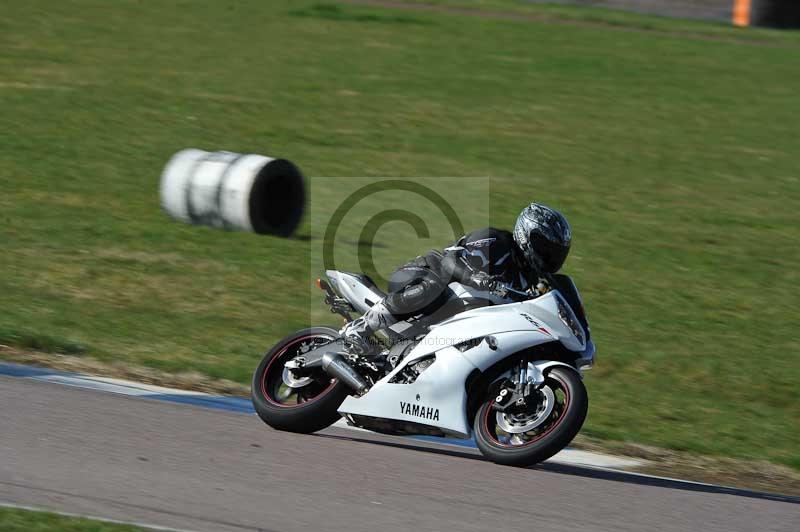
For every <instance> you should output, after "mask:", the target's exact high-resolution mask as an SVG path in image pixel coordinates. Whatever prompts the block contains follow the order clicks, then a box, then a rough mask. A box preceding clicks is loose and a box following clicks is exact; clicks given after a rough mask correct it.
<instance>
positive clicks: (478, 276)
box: [470, 272, 500, 292]
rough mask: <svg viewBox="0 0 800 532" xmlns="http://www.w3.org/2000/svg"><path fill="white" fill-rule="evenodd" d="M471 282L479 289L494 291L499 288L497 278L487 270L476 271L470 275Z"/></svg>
mask: <svg viewBox="0 0 800 532" xmlns="http://www.w3.org/2000/svg"><path fill="white" fill-rule="evenodd" d="M470 284H472V286H474V287H475V288H477V289H478V290H485V291H487V292H494V291H495V290H497V289H498V288H499V284H500V283H498V281H497V279H495V278H494V277H492V276H491V275H489V274H488V273H486V272H475V273H474V274H472V276H471V277H470Z"/></svg>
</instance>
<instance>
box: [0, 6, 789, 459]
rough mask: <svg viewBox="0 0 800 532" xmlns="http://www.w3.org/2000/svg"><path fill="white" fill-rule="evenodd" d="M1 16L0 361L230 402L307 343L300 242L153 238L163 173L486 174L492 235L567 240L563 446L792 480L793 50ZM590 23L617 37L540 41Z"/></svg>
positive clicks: (478, 30)
mask: <svg viewBox="0 0 800 532" xmlns="http://www.w3.org/2000/svg"><path fill="white" fill-rule="evenodd" d="M508 4H510V3H508ZM505 5H506V3H505V2H499V1H498V2H493V3H492V4H491V6H490V7H493V8H496V7H497V6H501V7H502V6H505ZM10 7H11V8H10V9H9V8H7V9H5V10H3V11H2V13H0V49H2V50H3V53H2V54H0V120H1V122H2V124H3V127H2V128H0V183H1V184H2V191H3V193H2V194H1V195H0V220H2V225H0V242H2V245H3V253H2V254H1V255H0V271H2V276H0V301H2V312H0V331H2V335H0V338H2V341H4V342H14V343H19V344H21V345H28V346H34V345H37V342H38V344H41V345H43V346H45V347H46V346H48V345H49V346H51V347H50V349H52V350H55V351H58V350H59V349H62V348H63V346H80V347H81V350H86V355H87V356H93V357H97V358H100V359H106V360H110V359H114V360H122V361H124V362H127V363H132V364H141V365H147V366H152V367H157V368H161V369H165V370H168V371H181V370H197V371H201V372H204V373H206V374H209V375H211V376H214V377H225V378H230V379H234V380H237V381H240V382H247V380H248V379H249V375H250V372H251V371H252V369H253V368H254V367H255V365H256V364H257V361H258V358H259V356H260V354H261V352H262V351H264V350H265V349H266V348H267V347H268V346H270V344H271V343H273V342H274V341H275V340H276V339H278V338H279V337H281V336H283V335H285V334H287V333H289V332H291V331H293V330H295V329H298V328H301V327H303V326H306V325H307V324H308V322H309V321H310V320H312V319H313V320H314V321H317V320H318V316H326V315H325V314H324V309H321V307H319V306H318V305H319V304H320V303H319V300H318V298H317V296H316V295H315V296H314V297H313V299H312V297H311V296H310V284H311V279H313V278H314V277H316V276H317V275H318V271H316V269H312V268H311V267H309V264H310V263H311V261H310V260H309V253H312V252H313V251H314V250H315V249H317V248H316V247H315V246H318V245H319V242H318V238H317V237H316V235H317V234H318V233H319V228H318V227H316V226H313V225H310V224H309V223H308V222H307V223H306V224H305V225H304V226H303V227H302V228H301V230H300V232H299V234H300V236H301V238H296V239H291V240H281V239H277V238H271V237H257V236H255V235H249V234H236V233H228V234H226V233H223V232H219V231H214V230H210V229H198V228H194V227H189V226H185V225H181V224H178V223H175V222H171V221H170V220H169V219H168V218H167V217H166V216H165V215H164V214H163V213H162V212H161V211H160V210H159V202H158V197H157V181H158V176H159V173H160V170H161V168H162V167H163V164H164V163H165V161H166V160H167V159H168V157H169V156H170V155H171V154H172V153H173V152H175V151H177V150H178V149H180V148H184V147H188V146H196V147H205V148H211V149H230V150H234V151H240V152H256V153H266V154H275V155H280V156H284V157H288V158H290V159H292V160H294V161H295V162H297V163H298V164H299V165H300V166H301V167H302V168H303V170H304V172H305V173H306V174H307V175H308V176H311V178H310V179H311V182H312V185H313V186H315V187H322V189H323V190H324V189H325V186H327V185H326V183H327V181H324V180H321V179H315V177H314V176H330V175H344V176H417V175H424V176H429V175H434V176H437V175H439V176H493V177H492V181H491V197H490V202H489V206H490V207H491V209H490V213H489V216H490V219H491V221H492V222H493V223H494V224H495V225H497V226H502V227H509V226H511V224H513V221H514V219H515V216H516V214H517V213H518V212H519V210H520V209H521V207H522V206H523V205H524V204H526V203H527V202H529V201H531V200H534V199H535V200H539V201H543V202H546V203H549V204H552V205H554V206H557V207H559V208H560V209H562V210H563V211H564V212H565V213H566V214H567V215H568V217H569V219H570V220H571V222H572V225H573V229H574V233H575V241H574V248H573V254H572V256H571V257H570V259H569V261H568V264H567V267H566V269H565V271H566V272H567V273H570V274H571V275H573V276H574V277H575V279H576V281H577V283H578V286H579V287H580V288H581V291H582V293H583V295H584V299H585V300H586V306H587V310H588V312H589V315H590V320H591V322H592V327H593V335H594V337H595V339H596V342H597V344H598V349H599V351H598V357H599V358H598V365H597V368H596V369H595V370H594V371H593V372H592V373H591V374H589V377H588V379H587V384H588V386H589V388H590V394H591V399H592V406H591V409H590V416H589V419H588V422H587V426H586V429H585V430H586V432H587V433H588V434H590V435H593V436H598V437H603V438H613V439H620V440H629V441H637V442H642V443H650V444H656V445H662V446H667V447H672V448H677V449H684V450H689V451H695V452H703V453H713V454H728V455H732V456H740V457H750V456H761V455H763V456H766V457H767V458H769V459H770V460H774V461H778V462H782V463H787V464H790V465H792V466H794V467H798V463H797V454H798V449H800V424H798V423H797V420H798V419H800V400H798V394H797V383H798V381H799V377H800V370H799V369H798V367H800V366H799V365H798V352H799V351H800V349H798V348H799V347H800V345H799V342H798V340H797V336H796V333H795V329H796V321H797V320H796V316H797V311H796V308H795V307H796V304H797V302H798V297H797V293H798V292H797V288H796V287H797V284H798V281H800V279H799V278H798V264H800V261H799V260H798V259H800V256H799V255H800V251H799V250H800V246H798V241H799V239H800V230H798V222H799V221H800V216H799V215H798V207H799V206H800V181H798V179H799V176H798V155H797V154H798V153H800V127H798V124H797V117H798V116H799V115H800V103H799V102H798V93H800V70H799V69H798V68H797V60H796V58H797V55H798V52H800V49H798V44H800V40H798V39H797V34H796V33H779V32H770V31H767V30H753V31H750V30H741V29H731V28H726V27H723V26H721V25H716V24H708V25H706V24H702V23H696V22H691V23H689V22H683V21H669V20H667V19H662V18H653V17H641V16H632V15H631V16H628V15H625V14H619V13H609V12H605V11H591V10H577V9H573V10H570V9H567V8H563V7H562V8H543V7H536V6H531V7H524V8H522V7H517V6H514V7H513V9H515V10H518V9H524V10H525V12H526V13H527V12H529V13H543V14H545V15H547V16H546V17H545V18H544V19H543V20H539V21H536V20H505V19H491V18H488V19H484V18H480V17H473V16H460V15H457V14H453V13H433V12H416V11H398V10H391V9H382V8H370V7H363V6H350V5H341V6H335V5H333V4H331V3H322V4H319V3H315V2H303V1H298V2H294V1H292V2H288V1H286V2H281V1H273V2H257V1H254V0H253V1H246V2H237V3H230V2H225V3H223V2H212V1H175V2H160V3H157V4H152V5H151V4H142V3H139V2H136V1H133V0H130V1H123V0H120V1H116V2H113V3H109V2H101V1H99V0H97V1H81V2H75V1H65V2H59V3H55V2H41V1H40V2H35V1H34V2H30V1H28V2H22V1H16V0H15V1H12V2H11V4H10ZM553 17H557V18H558V17H560V19H559V20H561V22H559V21H554V20H553ZM587 17H589V18H591V17H595V18H598V17H599V19H602V20H603V21H605V20H606V19H607V18H608V17H611V18H613V20H614V21H615V23H614V24H606V23H603V24H571V23H562V22H563V19H565V18H566V19H568V20H577V21H580V20H584V19H586V18H587ZM651 26H652V28H653V29H654V31H649V29H648V28H650V27H651ZM629 29H635V30H636V31H627V30H629ZM656 30H657V31H656ZM708 35H715V36H721V38H708ZM722 37H724V38H722ZM753 40H758V41H759V43H756V44H754V43H753V42H751V41H753ZM453 194H454V196H453V197H454V198H455V199H460V196H459V194H461V195H462V196H463V195H464V194H463V193H457V192H454V193H453ZM322 197H324V196H322ZM395 230H400V229H399V226H398V228H395ZM355 236H356V235H351V237H352V238H354V237H355ZM443 238H444V237H443ZM445 240H446V239H445ZM445 243H446V242H445V241H442V242H439V243H438V244H439V245H442V244H445ZM425 247H426V246H422V245H420V248H421V249H391V246H389V249H388V250H387V251H385V252H382V253H384V259H385V260H388V259H390V258H393V259H396V260H400V259H401V258H405V257H408V256H413V255H415V254H416V253H418V252H421V251H424V250H425ZM312 309H320V310H318V311H317V310H312ZM327 316H330V315H327ZM37 338H39V339H37ZM16 339H19V340H16Z"/></svg>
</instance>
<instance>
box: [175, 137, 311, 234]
mask: <svg viewBox="0 0 800 532" xmlns="http://www.w3.org/2000/svg"><path fill="white" fill-rule="evenodd" d="M161 206H162V207H163V208H164V210H165V211H167V213H168V214H169V215H170V216H172V217H173V218H175V219H176V220H180V221H183V222H186V223H190V224H194V225H209V226H212V227H218V228H222V229H229V230H242V231H251V232H253V233H258V234H273V235H278V236H283V237H288V236H290V235H291V234H292V233H293V232H294V230H295V229H296V228H297V226H298V225H299V224H300V219H301V218H302V216H303V210H304V207H305V184H304V180H303V174H302V173H300V170H299V169H298V168H297V166H295V165H294V164H293V163H292V162H290V161H287V160H286V159H272V158H270V157H265V156H263V155H255V154H240V153H232V152H229V151H215V152H208V151H203V150H197V149H191V148H190V149H186V150H181V151H179V152H178V153H176V154H175V155H173V156H172V158H170V160H169V162H168V163H167V165H166V166H165V167H164V171H163V172H162V173H161Z"/></svg>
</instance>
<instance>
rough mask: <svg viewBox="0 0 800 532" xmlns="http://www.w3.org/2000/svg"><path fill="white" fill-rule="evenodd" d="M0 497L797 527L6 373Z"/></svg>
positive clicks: (344, 524) (624, 489) (783, 514)
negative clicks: (273, 427)
mask: <svg viewBox="0 0 800 532" xmlns="http://www.w3.org/2000/svg"><path fill="white" fill-rule="evenodd" d="M0 405H2V408H0V502H3V503H12V504H19V505H25V506H35V507H42V508H48V509H53V510H56V511H64V512H71V513H78V514H85V515H93V516H100V517H105V518H109V519H117V520H123V521H134V522H140V523H149V524H153V525H158V526H162V527H171V528H176V529H184V530H197V531H243V530H264V531H274V532H278V531H280V532H289V531H294V530H304V531H305V530H312V529H317V530H348V531H362V530H363V531H382V532H383V531H386V532H389V531H399V530H402V531H406V530H436V531H439V530H458V531H459V532H461V531H484V530H547V531H550V530H552V531H575V530H582V531H612V530H613V531H644V530H660V531H671V530H682V531H684V530H687V531H688V530H697V531H717V530H719V531H725V532H729V531H733V530H743V531H744V530H747V531H750V530H759V531H768V530H770V531H771V530H776V531H777V530H780V531H792V532H796V531H797V530H800V504H797V501H796V500H795V501H793V502H792V501H790V502H781V501H777V500H772V499H771V498H770V497H768V496H765V495H762V494H759V493H755V492H748V491H743V490H741V491H740V490H734V491H731V490H727V489H723V488H716V487H712V486H703V485H695V484H686V483H681V482H673V481H668V480H660V479H653V478H647V477H639V476H634V475H629V474H625V473H614V472H608V471H601V470H596V469H591V468H584V467H576V466H565V465H556V464H544V465H541V466H539V467H537V468H532V469H515V468H508V467H500V466H496V465H494V464H491V463H489V462H486V461H485V460H483V459H482V458H480V457H479V456H477V455H476V454H475V453H476V451H473V450H471V449H457V448H453V447H443V446H436V445H432V444H427V443H424V442H413V441H410V440H407V439H404V440H401V439H398V438H389V437H381V436H377V435H371V434H370V435H367V434H366V433H355V432H352V431H346V430H342V429H329V430H328V431H327V432H326V433H325V434H321V435H307V436H300V435H294V434H287V433H281V432H277V431H274V430H271V429H269V428H268V427H266V426H265V425H263V424H262V423H261V422H260V421H259V420H258V419H257V418H254V417H253V416H252V415H248V414H243V413H236V412H227V411H220V410H213V409H207V408H202V407H197V406H192V405H181V404H173V403H165V402H160V401H153V400H148V399H142V398H136V397H127V396H120V395H113V394H109V393H104V392H100V391H94V390H84V389H78V388H70V387H66V386H61V385H57V384H52V383H44V382H37V381H33V380H26V379H15V378H9V377H2V376H0Z"/></svg>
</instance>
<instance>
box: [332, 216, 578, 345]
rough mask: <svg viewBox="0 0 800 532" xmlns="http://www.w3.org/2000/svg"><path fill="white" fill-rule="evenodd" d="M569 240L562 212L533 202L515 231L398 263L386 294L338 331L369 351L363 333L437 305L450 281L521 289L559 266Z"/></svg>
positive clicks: (484, 233)
mask: <svg viewBox="0 0 800 532" xmlns="http://www.w3.org/2000/svg"><path fill="white" fill-rule="evenodd" d="M571 240H572V233H571V230H570V227H569V223H568V222H567V219H566V218H565V217H564V216H563V215H562V214H561V213H560V212H558V211H556V210H554V209H551V208H550V207H547V206H545V205H542V204H540V203H531V204H530V205H528V206H527V207H525V209H523V211H522V213H520V215H519V217H518V218H517V223H516V225H515V226H514V233H513V234H512V233H510V232H508V231H503V230H500V229H495V228H493V227H488V228H486V229H479V230H477V231H473V232H471V233H468V234H467V235H465V236H463V237H461V238H460V239H459V240H458V241H457V242H456V243H455V244H454V245H453V246H451V247H448V248H445V249H444V252H440V251H437V250H432V251H430V252H428V253H427V254H426V255H424V256H421V257H417V258H416V259H414V260H412V261H410V262H408V263H407V264H405V265H403V266H401V267H400V268H398V269H397V270H396V271H395V272H394V273H393V274H392V276H391V278H390V280H389V287H388V288H389V294H388V295H387V296H386V297H385V298H383V299H382V300H381V301H379V302H378V303H376V304H375V305H373V306H372V308H370V309H369V310H368V311H367V312H366V313H365V314H364V315H363V316H362V317H360V318H358V319H356V320H354V321H351V322H350V323H348V324H347V325H345V326H344V328H343V329H342V330H341V331H340V333H341V335H342V337H343V338H344V339H345V340H346V341H347V342H348V343H349V344H350V345H351V347H352V348H354V349H355V350H356V351H360V352H368V351H369V350H370V347H369V344H368V341H367V339H368V338H369V337H370V336H371V335H372V334H373V333H374V332H376V331H378V330H380V329H384V328H386V327H389V326H391V325H392V324H394V323H396V322H398V321H401V320H404V319H407V318H409V317H411V316H415V315H419V314H421V315H428V314H431V313H432V312H434V311H435V310H436V309H438V308H439V307H441V306H442V304H444V302H445V301H446V300H447V285H448V284H449V283H450V282H452V281H457V282H460V283H462V284H465V285H469V286H472V287H474V288H477V289H478V290H482V291H495V290H497V289H498V288H499V287H500V286H501V285H506V286H509V287H511V288H513V289H515V290H520V291H525V290H527V289H528V288H529V287H530V286H531V285H535V284H536V280H537V279H538V277H539V275H540V274H542V273H555V272H557V271H558V270H559V269H560V268H561V265H562V264H563V263H564V260H565V259H566V258H567V254H568V253H569V248H570V242H571Z"/></svg>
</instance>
